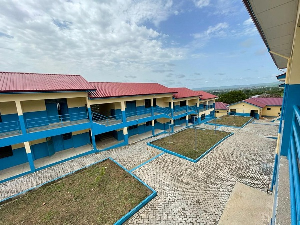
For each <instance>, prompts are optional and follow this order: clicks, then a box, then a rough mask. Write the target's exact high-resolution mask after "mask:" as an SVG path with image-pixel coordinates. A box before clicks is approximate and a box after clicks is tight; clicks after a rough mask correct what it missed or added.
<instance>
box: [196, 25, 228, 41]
mask: <svg viewBox="0 0 300 225" xmlns="http://www.w3.org/2000/svg"><path fill="white" fill-rule="evenodd" d="M228 27H229V25H228V24H227V23H226V22H224V23H218V24H217V25H215V26H209V27H208V28H207V30H206V31H204V32H202V33H196V34H193V36H194V38H210V37H222V36H226V32H225V30H226V29H227V28H228Z"/></svg>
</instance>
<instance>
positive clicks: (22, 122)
mask: <svg viewBox="0 0 300 225" xmlns="http://www.w3.org/2000/svg"><path fill="white" fill-rule="evenodd" d="M19 122H20V127H21V131H22V134H26V126H25V121H24V117H23V115H19Z"/></svg>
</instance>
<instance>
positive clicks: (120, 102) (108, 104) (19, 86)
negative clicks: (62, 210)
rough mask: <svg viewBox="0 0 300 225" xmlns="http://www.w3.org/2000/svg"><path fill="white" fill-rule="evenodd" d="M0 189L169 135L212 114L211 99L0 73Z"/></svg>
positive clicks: (159, 88) (144, 86)
mask: <svg viewBox="0 0 300 225" xmlns="http://www.w3.org/2000/svg"><path fill="white" fill-rule="evenodd" d="M0 83H1V86H0V96H1V97H0V182H4V181H6V180H9V179H13V178H15V177H18V176H22V175H25V174H27V173H31V172H34V171H37V170H41V169H43V168H46V167H49V166H51V165H54V164H57V163H60V162H64V161H66V160H70V159H73V158H75V157H80V156H83V155H85V154H90V153H95V152H99V151H105V150H109V149H111V148H115V147H118V146H122V145H127V144H128V143H131V142H132V141H134V140H137V139H138V138H139V135H141V134H144V135H145V134H146V135H147V136H154V135H158V134H159V133H162V132H167V131H168V132H173V130H174V127H176V126H182V127H185V126H188V125H191V124H193V123H201V122H204V121H205V120H207V119H210V118H211V117H213V115H214V102H215V98H216V96H214V95H210V94H208V93H206V92H199V91H193V90H190V89H187V88H168V87H165V86H163V85H161V84H157V83H119V82H88V81H86V80H85V79H84V78H83V77H81V76H80V75H63V74H36V73H17V72H0Z"/></svg>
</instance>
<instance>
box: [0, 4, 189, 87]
mask: <svg viewBox="0 0 300 225" xmlns="http://www.w3.org/2000/svg"><path fill="white" fill-rule="evenodd" d="M171 15H174V6H173V3H172V1H171V0H153V1H146V0H140V1H133V0H127V1H123V0H111V1H96V0H95V1H83V2H82V1H79V0H72V1H62V0H53V1H52V0H51V1H50V0H45V1H43V2H41V1H38V0H24V1H10V0H3V1H2V3H1V7H0V28H1V29H0V32H1V33H0V38H1V42H0V54H1V55H6V57H5V58H4V60H3V61H2V63H3V65H4V67H2V70H9V71H12V70H14V71H24V72H41V73H75V74H82V75H84V76H85V77H86V78H87V79H88V78H90V80H95V78H94V77H97V80H103V81H105V80H110V81H114V80H117V78H116V76H117V75H122V76H124V75H125V74H128V75H131V74H134V73H136V71H148V72H150V71H151V67H152V65H153V64H154V65H155V64H158V63H159V64H168V63H170V62H171V61H172V62H174V61H176V60H180V59H183V58H184V57H185V55H186V50H185V49H183V48H180V47H177V46H172V47H168V45H166V44H165V38H166V36H165V35H164V34H163V33H160V32H159V31H157V30H156V29H155V28H147V27H146V26H145V25H144V23H145V22H149V23H153V24H154V25H155V26H158V25H159V24H160V23H161V22H162V21H164V20H166V19H167V18H168V17H169V16H171ZM11 49H13V50H14V51H11ZM21 61H22V62H23V64H20V62H21ZM152 68H153V67H152ZM140 74H142V73H140ZM139 76H142V75H139Z"/></svg>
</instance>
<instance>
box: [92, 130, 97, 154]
mask: <svg viewBox="0 0 300 225" xmlns="http://www.w3.org/2000/svg"><path fill="white" fill-rule="evenodd" d="M91 139H92V144H93V148H94V150H95V151H98V149H97V145H96V138H95V135H94V134H93V130H91Z"/></svg>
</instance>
